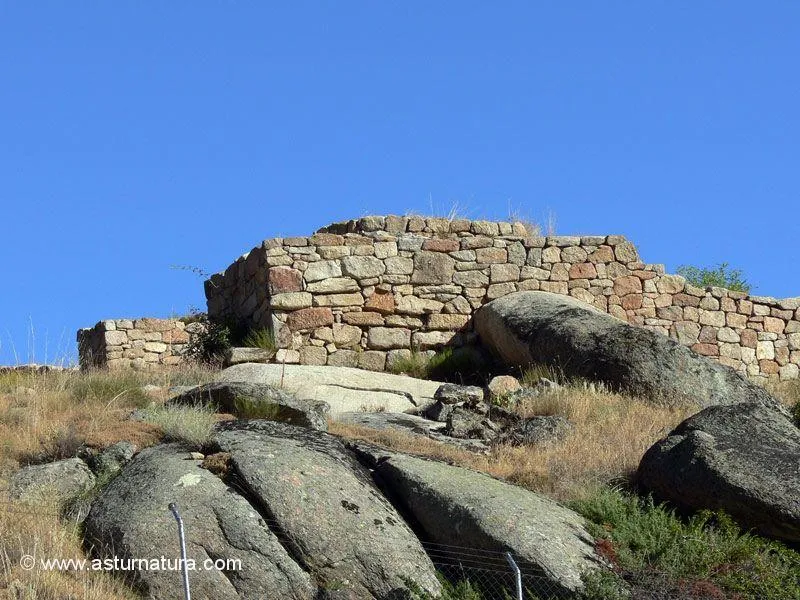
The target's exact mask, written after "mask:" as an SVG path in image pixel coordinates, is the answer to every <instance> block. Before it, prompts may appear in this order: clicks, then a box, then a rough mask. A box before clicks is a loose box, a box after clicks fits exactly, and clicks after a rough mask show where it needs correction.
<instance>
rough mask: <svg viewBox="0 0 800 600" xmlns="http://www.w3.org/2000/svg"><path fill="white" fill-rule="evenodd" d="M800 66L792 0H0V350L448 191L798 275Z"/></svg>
mask: <svg viewBox="0 0 800 600" xmlns="http://www.w3.org/2000/svg"><path fill="white" fill-rule="evenodd" d="M798 59H800V3H797V2H767V3H753V2H722V1H719V2H705V1H700V2H652V1H648V2H633V1H629V2H588V1H586V2H497V3H487V2H471V1H459V2H419V1H411V2H402V3H401V2H388V1H378V2H324V3H323V2H283V3H277V2H253V1H250V2H244V1H217V2H210V1H199V2H194V1H193V2H188V1H183V2H179V1H172V2H147V3H145V2H116V1H115V2H77V3H76V2H63V1H59V2H52V1H50V2H48V1H36V2H25V1H23V0H16V1H4V2H3V1H0V115H1V116H0V207H1V208H2V211H1V212H0V234H2V244H3V248H4V252H3V257H2V260H0V341H1V342H2V346H0V364H7V363H14V362H16V361H17V360H19V361H20V362H25V361H27V360H29V359H31V358H32V359H34V360H37V361H39V362H44V361H45V360H49V361H53V360H57V359H59V358H61V357H62V356H64V355H69V356H72V357H74V354H75V345H74V336H75V331H76V330H77V329H78V328H79V327H84V326H91V325H93V324H94V323H95V322H97V321H98V320H101V319H104V318H119V317H137V316H169V315H170V314H182V313H185V312H186V311H187V309H188V307H189V306H190V305H194V306H204V296H203V291H202V280H201V278H199V277H197V276H195V275H193V274H192V273H190V272H188V271H180V270H175V269H172V268H170V265H191V266H195V267H198V268H200V269H203V270H205V271H208V272H215V271H219V270H222V269H224V268H225V267H226V266H227V265H228V264H229V263H230V262H232V261H233V260H234V259H235V258H236V257H237V256H238V255H240V254H241V253H243V252H245V251H247V250H249V249H250V248H251V247H252V246H254V245H256V244H257V243H258V242H259V241H260V240H262V239H265V238H269V237H275V236H285V235H306V234H310V233H311V232H312V231H314V230H315V229H317V228H318V227H321V226H323V225H325V224H327V223H330V222H333V221H336V220H342V219H347V218H352V217H358V216H362V215H366V214H388V213H401V214H402V213H406V212H410V211H413V212H417V213H423V214H428V213H432V212H438V213H443V214H446V213H447V212H448V211H449V210H450V208H451V207H452V206H454V205H455V206H458V207H460V209H461V212H462V213H463V214H465V215H466V216H468V217H473V218H478V217H487V218H496V219H504V218H506V217H508V215H509V212H516V213H519V214H521V215H523V216H526V217H528V218H530V219H533V220H538V221H545V220H547V217H548V215H549V214H551V213H552V215H554V216H555V221H556V229H557V232H558V233H561V234H611V233H621V234H624V235H627V236H628V237H629V238H630V239H631V240H633V241H634V242H635V243H636V244H637V245H638V246H639V249H640V252H641V254H642V256H643V258H644V259H645V260H646V261H648V262H662V263H665V264H666V265H667V268H668V270H671V271H674V269H675V268H676V267H677V266H678V265H680V264H687V263H688V264H695V265H701V266H703V265H715V264H717V263H719V262H721V261H728V262H729V263H731V265H732V266H734V267H737V268H740V269H742V270H743V271H744V272H745V275H746V277H747V279H749V280H750V281H751V282H752V283H753V284H754V285H755V286H756V288H755V290H754V293H757V294H761V295H773V296H779V297H784V296H796V295H800V260H798V256H797V247H798V240H799V239H800V218H799V215H800V197H799V196H800V194H799V193H798V192H800V189H799V188H800V185H799V184H798V177H800V170H799V169H798V164H800V118H798V115H799V114H800V67H798ZM31 330H32V332H33V335H31ZM32 338H35V340H34V339H32ZM14 350H16V355H15V353H14Z"/></svg>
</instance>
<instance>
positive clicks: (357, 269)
mask: <svg viewBox="0 0 800 600" xmlns="http://www.w3.org/2000/svg"><path fill="white" fill-rule="evenodd" d="M342 271H343V273H344V274H345V275H348V276H350V277H354V278H356V279H366V278H368V277H378V276H379V275H383V274H384V273H385V272H386V265H384V264H383V261H382V260H380V259H378V258H375V257H374V256H345V257H344V258H343V259H342Z"/></svg>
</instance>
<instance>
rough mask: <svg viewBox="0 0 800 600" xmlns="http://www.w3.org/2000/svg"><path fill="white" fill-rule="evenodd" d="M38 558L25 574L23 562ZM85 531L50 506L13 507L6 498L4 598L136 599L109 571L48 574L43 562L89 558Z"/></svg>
mask: <svg viewBox="0 0 800 600" xmlns="http://www.w3.org/2000/svg"><path fill="white" fill-rule="evenodd" d="M25 555H28V556H33V557H34V558H35V559H36V561H37V566H36V567H35V568H33V569H31V570H25V569H24V568H23V567H22V566H21V564H20V560H21V559H22V557H23V556H25ZM84 558H85V555H84V554H83V551H82V549H81V538H80V531H79V528H78V526H77V525H75V524H74V523H64V522H62V521H61V520H60V519H59V516H58V511H57V510H55V509H54V507H52V506H48V505H33V504H28V503H22V502H10V501H9V500H8V499H7V498H6V497H4V496H0V593H3V591H5V594H6V595H4V596H3V597H8V598H11V599H14V600H28V599H34V598H35V599H37V600H46V599H52V600H66V599H78V598H81V599H82V600H134V599H136V598H139V596H138V595H137V594H135V593H134V592H132V591H130V589H129V588H128V587H127V586H125V585H124V584H123V583H122V581H120V580H119V579H116V578H114V577H112V576H111V575H110V574H109V573H104V572H100V571H98V572H91V571H84V572H77V571H75V570H72V571H66V570H65V571H58V570H46V569H43V568H40V567H39V566H38V560H39V559H45V560H47V559H67V560H68V559H84Z"/></svg>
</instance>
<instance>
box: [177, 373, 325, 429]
mask: <svg viewBox="0 0 800 600" xmlns="http://www.w3.org/2000/svg"><path fill="white" fill-rule="evenodd" d="M170 403H171V404H187V405H195V404H210V405H212V406H213V407H214V408H215V409H216V410H218V411H220V412H226V413H230V414H232V415H235V416H237V417H239V418H242V419H267V420H270V421H280V422H282V423H288V424H290V425H297V426H299V427H309V428H311V429H318V430H320V431H327V430H328V419H327V416H326V415H327V412H328V404H327V403H326V402H321V401H318V402H312V401H310V400H302V399H299V398H295V397H294V396H293V395H292V394H290V393H288V392H286V391H285V390H282V389H279V388H276V387H274V386H272V385H269V384H265V383H253V382H245V381H238V382H237V381H232V382H221V383H207V384H205V385H199V386H197V387H195V388H192V389H190V390H189V391H187V392H184V393H182V394H180V395H178V396H176V397H174V398H172V399H171V400H170Z"/></svg>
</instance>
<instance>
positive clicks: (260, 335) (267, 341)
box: [242, 328, 278, 352]
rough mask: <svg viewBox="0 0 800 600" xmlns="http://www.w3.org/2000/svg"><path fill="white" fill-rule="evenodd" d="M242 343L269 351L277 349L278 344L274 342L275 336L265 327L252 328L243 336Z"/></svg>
mask: <svg viewBox="0 0 800 600" xmlns="http://www.w3.org/2000/svg"><path fill="white" fill-rule="evenodd" d="M242 343H243V344H244V345H245V346H247V347H248V348H261V349H263V350H269V351H271V352H274V351H275V350H277V349H278V346H277V344H276V343H275V336H273V335H272V332H271V331H270V330H269V329H266V328H263V329H253V330H252V331H250V332H249V333H248V334H247V335H246V336H244V339H243V340H242Z"/></svg>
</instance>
